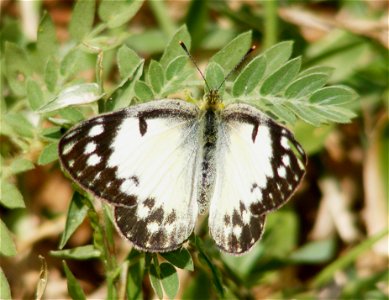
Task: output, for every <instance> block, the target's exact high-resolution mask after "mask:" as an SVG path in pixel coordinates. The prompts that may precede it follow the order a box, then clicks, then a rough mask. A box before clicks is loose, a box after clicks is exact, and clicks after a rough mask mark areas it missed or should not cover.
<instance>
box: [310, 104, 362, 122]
mask: <svg viewBox="0 0 389 300" xmlns="http://www.w3.org/2000/svg"><path fill="white" fill-rule="evenodd" d="M309 109H310V110H311V111H312V112H314V113H316V114H317V115H318V116H319V117H320V118H322V122H323V123H328V122H336V123H349V122H350V121H351V119H352V118H354V117H356V114H355V113H353V112H352V111H350V110H349V109H346V108H343V107H340V106H336V105H331V106H322V107H321V106H310V107H309Z"/></svg>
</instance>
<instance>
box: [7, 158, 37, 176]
mask: <svg viewBox="0 0 389 300" xmlns="http://www.w3.org/2000/svg"><path fill="white" fill-rule="evenodd" d="M34 168H35V166H34V164H33V163H32V162H31V161H30V160H28V159H24V158H19V159H15V160H13V161H12V163H11V165H10V170H11V173H12V174H18V173H23V172H26V171H28V170H32V169H34Z"/></svg>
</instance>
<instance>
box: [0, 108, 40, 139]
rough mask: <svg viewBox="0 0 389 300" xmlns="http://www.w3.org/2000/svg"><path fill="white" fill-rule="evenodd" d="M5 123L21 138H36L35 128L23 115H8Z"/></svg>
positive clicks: (5, 117)
mask: <svg viewBox="0 0 389 300" xmlns="http://www.w3.org/2000/svg"><path fill="white" fill-rule="evenodd" d="M3 122H5V123H7V125H8V126H10V127H11V128H12V130H13V131H14V132H15V133H17V134H18V135H19V136H22V137H26V138H33V137H34V133H33V131H34V127H33V125H32V124H31V123H30V122H29V121H28V120H27V118H26V117H25V116H24V115H23V114H22V113H8V114H6V115H5V116H4V119H3Z"/></svg>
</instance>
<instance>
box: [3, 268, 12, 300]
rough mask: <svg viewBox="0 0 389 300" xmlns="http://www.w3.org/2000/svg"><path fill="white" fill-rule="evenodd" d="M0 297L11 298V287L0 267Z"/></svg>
mask: <svg viewBox="0 0 389 300" xmlns="http://www.w3.org/2000/svg"><path fill="white" fill-rule="evenodd" d="M0 299H12V297H11V289H10V288H9V284H8V281H7V277H5V274H4V272H3V269H2V268H0Z"/></svg>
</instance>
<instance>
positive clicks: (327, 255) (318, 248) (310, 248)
mask: <svg viewBox="0 0 389 300" xmlns="http://www.w3.org/2000/svg"><path fill="white" fill-rule="evenodd" d="M334 254H335V240H334V239H328V240H322V241H314V242H310V243H307V244H305V245H304V246H302V247H301V248H300V249H297V250H295V251H294V252H293V253H292V254H291V255H290V256H289V257H288V261H290V262H293V263H297V264H301V263H303V264H304V263H313V264H319V263H324V262H327V261H329V260H330V259H332V258H333V257H334Z"/></svg>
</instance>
